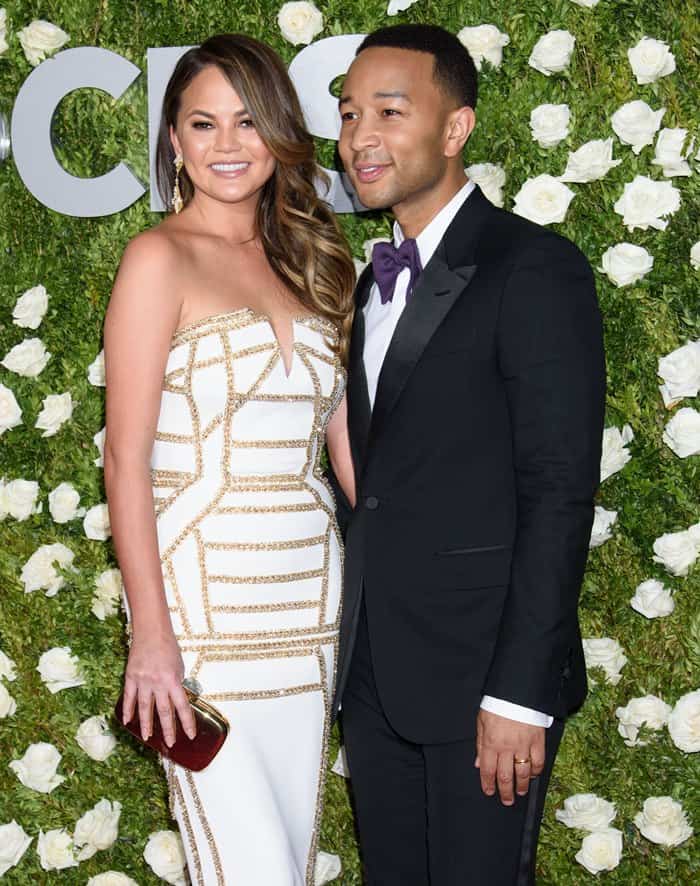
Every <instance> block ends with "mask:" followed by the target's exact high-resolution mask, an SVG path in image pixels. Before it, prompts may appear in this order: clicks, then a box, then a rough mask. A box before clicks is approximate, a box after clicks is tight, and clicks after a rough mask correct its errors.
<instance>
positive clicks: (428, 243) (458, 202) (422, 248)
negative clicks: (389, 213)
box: [394, 179, 476, 267]
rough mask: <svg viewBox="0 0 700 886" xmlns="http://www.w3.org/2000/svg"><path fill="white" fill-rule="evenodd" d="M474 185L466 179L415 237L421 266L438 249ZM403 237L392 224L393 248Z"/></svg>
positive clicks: (400, 231)
mask: <svg viewBox="0 0 700 886" xmlns="http://www.w3.org/2000/svg"><path fill="white" fill-rule="evenodd" d="M475 187H476V185H475V184H474V182H473V181H471V180H469V179H467V181H466V182H465V183H464V186H463V187H461V188H460V189H459V191H457V193H456V194H455V195H454V197H453V198H452V199H451V200H450V201H449V202H448V203H445V205H444V206H443V207H442V209H441V210H440V211H439V212H438V214H437V215H436V216H435V217H434V218H433V219H432V220H431V221H430V222H429V223H428V224H427V225H426V226H425V227H424V228H423V230H422V231H421V232H420V234H418V236H417V237H416V246H417V247H418V254H419V255H420V260H421V264H422V265H423V267H425V266H426V265H427V264H428V262H429V261H430V259H431V258H432V257H433V253H434V252H435V250H436V249H437V248H438V244H439V243H440V241H441V240H442V238H443V237H444V236H445V232H446V231H447V229H448V228H449V226H450V224H451V222H452V220H453V219H454V217H455V216H456V215H457V213H458V212H459V210H460V209H461V208H462V205H463V204H464V202H465V201H466V199H467V197H468V196H469V195H470V194H471V193H472V191H473V190H474V188H475ZM405 239H406V238H405V237H404V234H403V231H402V230H401V226H400V225H399V223H398V222H397V221H395V222H394V246H396V247H397V248H398V247H399V246H400V245H401V244H402V243H403V241H404V240H405Z"/></svg>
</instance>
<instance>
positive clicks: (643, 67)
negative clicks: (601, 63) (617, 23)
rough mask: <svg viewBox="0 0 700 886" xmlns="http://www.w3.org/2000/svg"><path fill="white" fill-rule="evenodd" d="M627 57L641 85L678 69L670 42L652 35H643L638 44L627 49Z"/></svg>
mask: <svg viewBox="0 0 700 886" xmlns="http://www.w3.org/2000/svg"><path fill="white" fill-rule="evenodd" d="M627 58H628V59H629V60H630V65H631V66H632V73H633V74H634V76H635V77H636V78H637V83H639V84H640V85H641V84H643V83H653V82H654V81H655V80H658V79H659V77H666V76H667V74H672V73H673V72H674V71H675V70H676V60H675V58H674V57H673V53H672V52H671V50H670V49H669V48H668V44H666V43H662V42H661V40H654V39H653V38H652V37H642V39H641V40H640V41H639V43H637V45H636V46H633V47H632V48H631V49H628V50H627Z"/></svg>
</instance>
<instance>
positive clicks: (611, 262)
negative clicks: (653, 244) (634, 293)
mask: <svg viewBox="0 0 700 886" xmlns="http://www.w3.org/2000/svg"><path fill="white" fill-rule="evenodd" d="M653 267H654V256H653V255H650V254H649V253H648V252H647V250H646V249H645V248H644V247H643V246H635V245H634V243H617V244H616V245H615V246H611V247H610V248H609V249H606V251H605V252H604V253H603V257H602V259H601V267H600V269H599V270H601V271H603V272H604V273H605V274H606V275H607V276H608V279H610V280H611V281H612V282H613V283H614V284H615V285H616V286H631V285H632V283H637V282H638V281H639V280H641V279H642V277H645V276H646V275H647V274H648V273H649V271H651V269H652V268H653Z"/></svg>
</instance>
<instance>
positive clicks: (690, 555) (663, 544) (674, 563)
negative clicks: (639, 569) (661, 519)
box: [654, 523, 700, 576]
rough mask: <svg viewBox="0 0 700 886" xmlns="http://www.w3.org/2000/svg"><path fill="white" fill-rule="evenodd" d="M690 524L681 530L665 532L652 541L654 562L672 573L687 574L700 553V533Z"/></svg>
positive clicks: (699, 524) (698, 524)
mask: <svg viewBox="0 0 700 886" xmlns="http://www.w3.org/2000/svg"><path fill="white" fill-rule="evenodd" d="M698 526H700V523H696V524H695V526H691V527H689V528H688V529H684V530H682V531H681V532H666V533H664V534H663V535H661V536H659V538H657V539H656V541H655V542H654V562H655V563H661V564H662V566H663V567H664V568H665V569H666V570H667V571H668V572H670V573H671V574H672V575H678V576H683V575H687V574H688V572H689V570H690V567H691V566H692V565H693V563H695V561H696V560H697V558H698V554H699V553H700V533H699V532H698V530H697V527H698Z"/></svg>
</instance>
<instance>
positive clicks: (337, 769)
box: [331, 747, 350, 778]
mask: <svg viewBox="0 0 700 886" xmlns="http://www.w3.org/2000/svg"><path fill="white" fill-rule="evenodd" d="M331 772H334V773H335V774H336V775H340V776H341V777H342V778H350V769H349V767H348V758H347V756H346V755H345V748H344V747H341V748H339V749H338V756H337V757H336V758H335V763H334V764H333V765H332V766H331Z"/></svg>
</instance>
